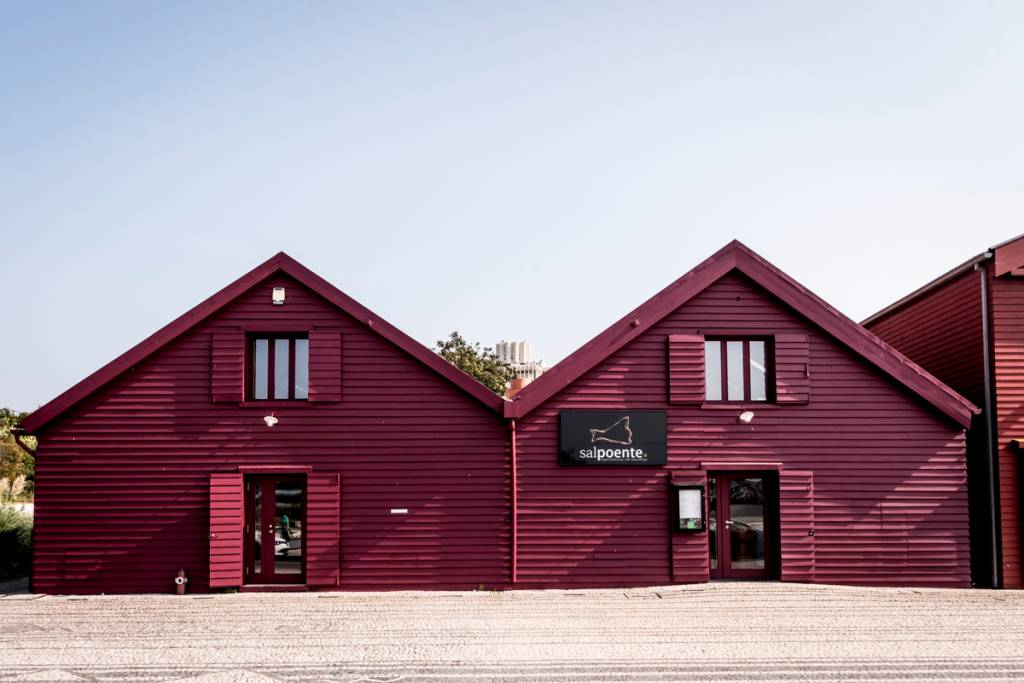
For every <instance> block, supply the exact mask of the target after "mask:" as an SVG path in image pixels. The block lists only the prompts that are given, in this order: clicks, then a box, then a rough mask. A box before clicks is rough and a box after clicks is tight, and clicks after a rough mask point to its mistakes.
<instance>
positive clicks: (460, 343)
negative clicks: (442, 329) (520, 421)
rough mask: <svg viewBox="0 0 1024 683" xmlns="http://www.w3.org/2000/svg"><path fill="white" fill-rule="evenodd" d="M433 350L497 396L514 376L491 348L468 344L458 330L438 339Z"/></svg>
mask: <svg viewBox="0 0 1024 683" xmlns="http://www.w3.org/2000/svg"><path fill="white" fill-rule="evenodd" d="M434 350H435V351H437V353H438V354H439V355H440V356H441V357H442V358H444V359H445V360H446V361H448V362H449V363H451V364H452V365H454V366H455V367H457V368H458V369H459V370H462V371H463V372H464V373H466V374H467V375H469V376H470V377H474V378H475V379H476V380H477V381H479V382H480V383H481V384H483V385H484V386H485V387H487V388H488V389H490V390H491V391H493V392H494V393H496V394H498V395H499V396H503V395H504V394H505V389H507V388H508V383H509V382H511V381H512V380H513V379H514V378H515V376H516V371H515V370H513V369H512V366H511V365H509V364H508V363H506V362H505V361H503V360H501V359H500V358H498V355H497V354H496V353H494V350H493V349H491V348H481V347H480V344H479V342H478V343H476V344H470V343H469V342H467V341H466V340H465V339H463V338H462V335H461V334H459V333H458V332H452V333H451V334H450V335H449V336H448V338H447V339H439V340H438V342H437V346H435V347H434Z"/></svg>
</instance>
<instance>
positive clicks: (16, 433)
mask: <svg viewBox="0 0 1024 683" xmlns="http://www.w3.org/2000/svg"><path fill="white" fill-rule="evenodd" d="M25 435H26V432H25V430H24V429H22V428H21V427H15V428H14V429H12V430H11V436H13V437H14V443H16V444H18V448H20V449H21V450H23V451H25V452H26V453H27V454H29V455H31V456H32V459H33V460H35V457H36V451H35V449H34V448H31V447H29V445H28V444H27V443H25V442H24V441H22V440H21V439H22V437H23V436H25Z"/></svg>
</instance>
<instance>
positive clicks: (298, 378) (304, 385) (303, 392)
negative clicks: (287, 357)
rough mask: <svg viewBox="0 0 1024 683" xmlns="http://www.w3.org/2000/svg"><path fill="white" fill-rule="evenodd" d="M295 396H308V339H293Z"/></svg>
mask: <svg viewBox="0 0 1024 683" xmlns="http://www.w3.org/2000/svg"><path fill="white" fill-rule="evenodd" d="M295 398H309V340H308V339H296V340H295Z"/></svg>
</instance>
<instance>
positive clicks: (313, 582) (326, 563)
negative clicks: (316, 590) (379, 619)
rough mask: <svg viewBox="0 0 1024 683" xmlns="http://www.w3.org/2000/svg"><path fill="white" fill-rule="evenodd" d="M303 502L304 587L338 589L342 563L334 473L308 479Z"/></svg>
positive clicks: (338, 489) (337, 486)
mask: <svg viewBox="0 0 1024 683" xmlns="http://www.w3.org/2000/svg"><path fill="white" fill-rule="evenodd" d="M306 499H307V501H308V506H309V510H308V512H307V515H306V517H307V519H308V521H307V525H306V583H307V584H309V585H310V586H337V585H338V582H339V580H340V573H339V564H340V561H341V529H340V528H339V522H340V520H341V482H339V481H338V475H337V473H332V474H311V475H309V477H308V478H307V480H306Z"/></svg>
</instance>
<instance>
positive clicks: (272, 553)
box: [245, 475, 306, 583]
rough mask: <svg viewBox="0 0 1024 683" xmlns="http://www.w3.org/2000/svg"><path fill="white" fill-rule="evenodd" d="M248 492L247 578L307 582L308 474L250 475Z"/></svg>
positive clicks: (247, 482) (246, 507)
mask: <svg viewBox="0 0 1024 683" xmlns="http://www.w3.org/2000/svg"><path fill="white" fill-rule="evenodd" d="M245 494H246V502H245V539H246V543H245V545H246V547H245V582H246V583H303V582H304V581H305V575H306V572H305V554H306V553H305V541H304V538H303V529H304V528H305V522H306V515H305V511H306V480H305V478H304V477H296V476H294V475H288V476H281V475H267V476H258V477H247V478H246V481H245Z"/></svg>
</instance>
